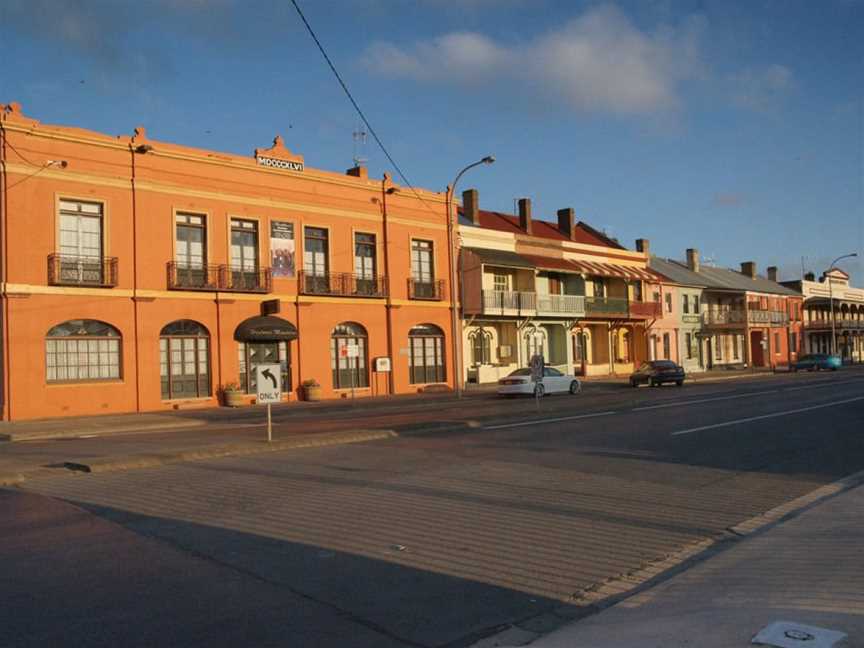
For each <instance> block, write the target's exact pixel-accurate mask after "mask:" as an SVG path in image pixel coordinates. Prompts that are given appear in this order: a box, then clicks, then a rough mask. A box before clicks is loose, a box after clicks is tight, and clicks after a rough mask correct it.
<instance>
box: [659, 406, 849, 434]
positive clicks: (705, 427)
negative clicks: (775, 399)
mask: <svg viewBox="0 0 864 648" xmlns="http://www.w3.org/2000/svg"><path fill="white" fill-rule="evenodd" d="M860 400H864V396H857V397H855V398H846V399H844V400H839V401H831V402H830V403H822V404H821V405H811V406H810V407H799V408H797V409H791V410H786V411H785V412H774V413H773V414H762V415H761V416H748V417H747V418H741V419H735V420H734V421H725V422H723V423H714V424H712V425H700V426H699V427H695V428H690V429H688V430H679V431H678V432H672V436H678V435H680V434H690V433H691V432H701V431H703V430H714V429H716V428H721V427H729V426H730V425H738V424H739V423H749V422H750V421H762V420H764V419H770V418H777V417H780V416H789V415H790V414H799V413H800V412H810V411H812V410H817V409H824V408H826V407H834V406H835V405H844V404H845V403H854V402H856V401H860Z"/></svg>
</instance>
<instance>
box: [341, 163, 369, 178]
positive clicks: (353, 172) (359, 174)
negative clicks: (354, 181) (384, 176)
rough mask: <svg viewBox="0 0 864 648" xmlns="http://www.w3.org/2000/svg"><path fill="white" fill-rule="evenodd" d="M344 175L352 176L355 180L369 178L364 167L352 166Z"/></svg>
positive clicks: (367, 170) (367, 171)
mask: <svg viewBox="0 0 864 648" xmlns="http://www.w3.org/2000/svg"><path fill="white" fill-rule="evenodd" d="M345 175H349V176H354V177H355V178H363V179H364V180H365V179H366V178H368V177H369V169H367V168H366V167H365V166H360V165H357V166H353V167H351V168H350V169H348V170H347V171H346V172H345Z"/></svg>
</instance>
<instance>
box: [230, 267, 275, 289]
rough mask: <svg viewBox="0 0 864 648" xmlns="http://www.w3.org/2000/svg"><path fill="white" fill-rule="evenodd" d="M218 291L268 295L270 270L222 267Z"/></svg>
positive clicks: (271, 283)
mask: <svg viewBox="0 0 864 648" xmlns="http://www.w3.org/2000/svg"><path fill="white" fill-rule="evenodd" d="M220 274H221V276H220V280H219V289H220V290H225V291H228V292H251V293H268V292H270V290H271V289H272V285H273V277H272V275H271V274H270V268H238V267H236V266H222V268H221V273H220Z"/></svg>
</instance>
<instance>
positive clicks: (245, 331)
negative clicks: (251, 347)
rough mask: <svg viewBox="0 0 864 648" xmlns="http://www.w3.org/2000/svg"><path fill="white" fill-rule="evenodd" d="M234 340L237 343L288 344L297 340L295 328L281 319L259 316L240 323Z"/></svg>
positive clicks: (271, 316)
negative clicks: (283, 342)
mask: <svg viewBox="0 0 864 648" xmlns="http://www.w3.org/2000/svg"><path fill="white" fill-rule="evenodd" d="M234 339H235V340H237V341H238V342H282V341H285V342H290V341H291V340H296V339H297V328H296V327H295V326H294V325H293V324H292V323H291V322H289V321H288V320H284V319H282V318H281V317H275V316H273V315H260V316H258V317H250V318H249V319H247V320H244V321H243V322H240V325H239V326H238V327H237V330H236V331H234Z"/></svg>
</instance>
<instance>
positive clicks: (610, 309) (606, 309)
mask: <svg viewBox="0 0 864 648" xmlns="http://www.w3.org/2000/svg"><path fill="white" fill-rule="evenodd" d="M585 312H586V314H587V315H588V316H589V317H591V316H594V317H618V318H629V317H630V310H629V308H628V307H627V298H626V297H586V298H585Z"/></svg>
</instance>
